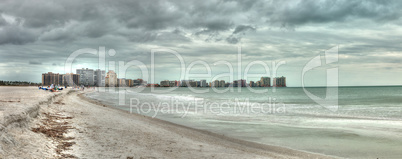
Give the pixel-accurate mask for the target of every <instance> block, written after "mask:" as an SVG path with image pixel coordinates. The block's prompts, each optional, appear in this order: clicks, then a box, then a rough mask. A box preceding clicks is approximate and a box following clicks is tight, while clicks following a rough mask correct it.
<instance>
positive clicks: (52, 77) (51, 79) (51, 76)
mask: <svg viewBox="0 0 402 159" xmlns="http://www.w3.org/2000/svg"><path fill="white" fill-rule="evenodd" d="M61 79H63V78H61ZM60 83H62V80H61V81H60V74H59V73H52V72H48V73H42V85H43V86H50V85H51V84H55V85H60Z"/></svg>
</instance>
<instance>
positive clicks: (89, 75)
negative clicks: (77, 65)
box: [77, 68, 95, 86]
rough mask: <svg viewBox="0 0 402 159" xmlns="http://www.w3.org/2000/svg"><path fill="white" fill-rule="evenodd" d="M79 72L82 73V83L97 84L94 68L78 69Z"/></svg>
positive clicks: (87, 84)
mask: <svg viewBox="0 0 402 159" xmlns="http://www.w3.org/2000/svg"><path fill="white" fill-rule="evenodd" d="M77 74H79V75H80V80H79V82H80V85H86V86H93V85H95V78H94V70H93V69H88V68H86V69H84V68H82V69H77Z"/></svg>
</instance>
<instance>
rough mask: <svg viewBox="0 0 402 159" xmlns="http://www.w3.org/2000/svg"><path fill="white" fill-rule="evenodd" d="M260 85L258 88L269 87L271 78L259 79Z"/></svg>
mask: <svg viewBox="0 0 402 159" xmlns="http://www.w3.org/2000/svg"><path fill="white" fill-rule="evenodd" d="M260 84H261V85H260V87H271V78H269V77H261V80H260Z"/></svg>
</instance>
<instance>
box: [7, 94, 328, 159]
mask: <svg viewBox="0 0 402 159" xmlns="http://www.w3.org/2000/svg"><path fill="white" fill-rule="evenodd" d="M5 89H9V88H4V87H0V94H1V92H5V91H9V92H10V91H11V92H14V93H13V94H14V95H10V99H11V97H12V98H14V97H15V96H20V95H18V94H19V93H22V92H21V91H18V90H5ZM27 91H29V92H31V93H30V96H37V98H35V99H32V98H29V99H30V100H33V101H35V102H36V103H35V102H34V103H35V104H31V105H37V107H38V108H40V109H38V110H37V111H36V114H39V116H38V117H37V118H34V117H36V114H35V111H32V112H33V113H31V114H32V115H26V114H27V113H26V111H22V114H25V115H21V116H22V117H21V118H24V117H25V119H23V120H21V119H19V120H16V121H14V124H8V125H4V122H2V127H4V129H2V131H1V132H0V133H2V134H3V135H2V136H1V143H0V146H1V150H2V151H1V154H2V158H63V157H76V158H124V159H126V158H330V157H328V156H323V155H319V154H313V153H307V152H302V151H297V150H292V149H287V148H281V147H277V146H268V145H262V144H257V143H252V142H247V141H242V140H238V139H233V138H230V137H225V136H223V135H219V134H215V133H211V132H206V131H202V130H197V129H192V128H188V127H184V126H180V125H176V124H173V123H169V122H166V121H162V120H158V119H152V118H149V117H146V116H142V115H138V114H130V113H129V112H126V111H122V110H119V109H115V108H113V107H109V106H106V105H102V104H100V103H97V102H96V101H92V100H89V99H87V98H85V97H84V96H83V95H82V94H83V93H84V92H83V91H71V92H69V93H67V92H68V91H67V90H64V91H62V92H59V93H50V92H45V91H41V90H37V88H29V89H28V90H27ZM88 91H90V90H86V91H85V92H88ZM25 93H26V92H25ZM32 94H35V95H32ZM1 95H2V94H1ZM28 96H29V95H28ZM28 96H24V95H23V96H21V97H23V98H26V97H27V101H28V100H29V99H28ZM3 99H4V100H7V99H6V98H3V97H2V96H1V97H0V100H3ZM21 100H22V99H21ZM0 103H1V102H0ZM10 103H12V102H3V105H0V106H1V107H0V108H2V107H3V106H4V105H10ZM14 106H15V105H14ZM4 107H7V106H4ZM20 107H21V106H20ZM33 107H35V106H33ZM24 110H25V109H24ZM28 114H29V113H28ZM2 116H3V117H4V116H9V112H7V111H6V112H5V113H3V114H2ZM20 121H23V122H20ZM21 123H24V124H21ZM32 130H34V131H36V132H33V131H32ZM60 134H61V135H60Z"/></svg>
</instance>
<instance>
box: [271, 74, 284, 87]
mask: <svg viewBox="0 0 402 159" xmlns="http://www.w3.org/2000/svg"><path fill="white" fill-rule="evenodd" d="M273 83H274V87H286V77H283V76H282V77H276V78H274V81H273Z"/></svg>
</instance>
